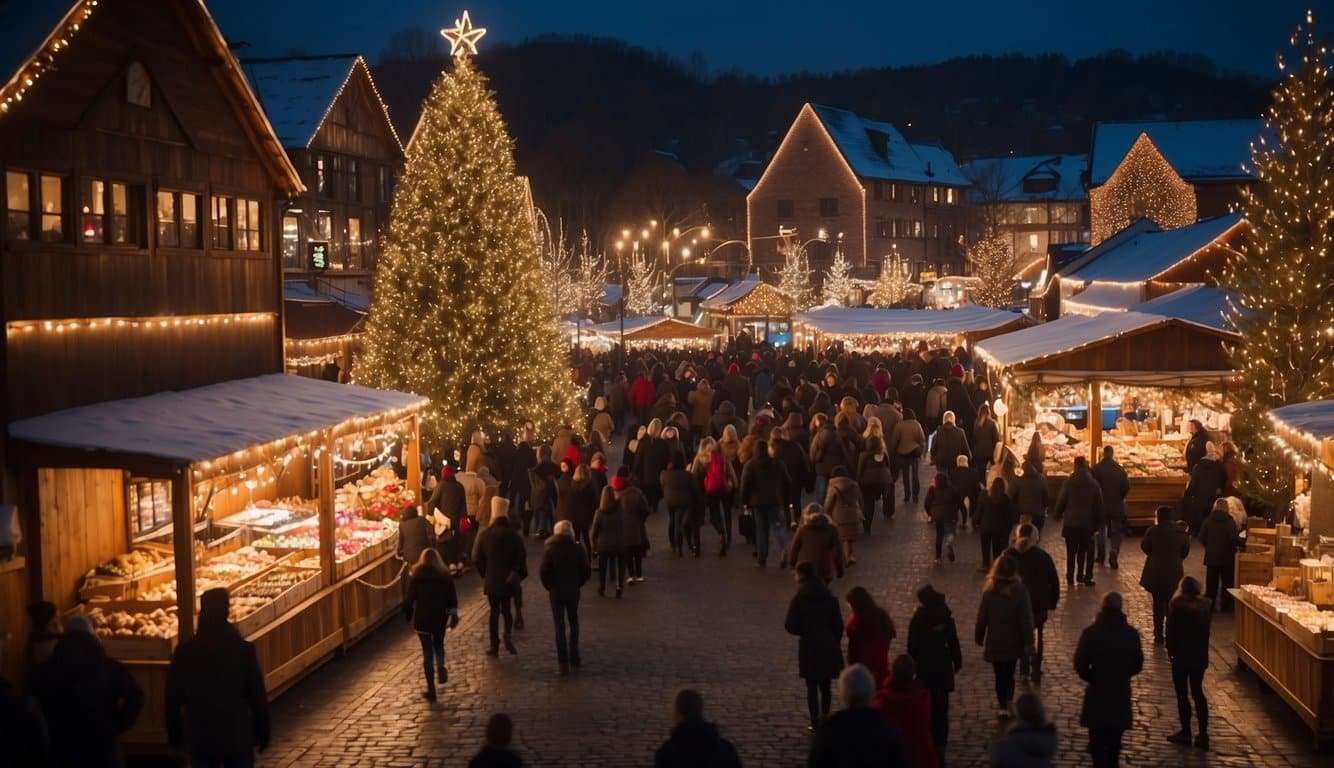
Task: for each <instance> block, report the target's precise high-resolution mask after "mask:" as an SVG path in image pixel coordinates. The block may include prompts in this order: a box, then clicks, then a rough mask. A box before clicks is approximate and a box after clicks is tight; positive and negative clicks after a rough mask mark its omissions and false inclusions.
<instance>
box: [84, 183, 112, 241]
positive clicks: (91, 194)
mask: <svg viewBox="0 0 1334 768" xmlns="http://www.w3.org/2000/svg"><path fill="white" fill-rule="evenodd" d="M106 193H107V185H106V182H104V181H102V180H101V179H84V180H83V200H82V201H81V205H82V208H81V209H80V221H79V233H80V235H81V236H82V237H83V239H84V241H86V242H91V243H100V242H102V238H103V237H105V236H106V212H107V211H106Z"/></svg>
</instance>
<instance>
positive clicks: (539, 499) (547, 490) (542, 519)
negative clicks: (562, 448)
mask: <svg viewBox="0 0 1334 768" xmlns="http://www.w3.org/2000/svg"><path fill="white" fill-rule="evenodd" d="M551 456H552V451H551V446H549V445H543V446H539V447H538V449H537V464H536V465H534V466H533V468H532V469H530V470H528V514H526V515H524V516H523V536H524V538H528V533H529V525H530V524H532V523H536V526H537V530H536V531H535V532H534V533H533V535H535V536H538V537H542V536H546V535H547V534H548V532H549V531H550V529H551V524H552V522H553V521H552V514H553V512H554V511H555V507H556V481H557V480H559V479H560V475H561V471H560V467H559V466H558V465H557V464H556V462H554V461H552V460H551Z"/></svg>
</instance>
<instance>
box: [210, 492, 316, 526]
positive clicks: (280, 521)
mask: <svg viewBox="0 0 1334 768" xmlns="http://www.w3.org/2000/svg"><path fill="white" fill-rule="evenodd" d="M319 511H320V507H319V504H318V503H316V502H315V501H314V500H312V499H302V498H300V497H298V496H291V497H289V498H285V499H279V500H277V501H268V500H260V501H256V502H254V503H253V504H251V505H250V506H248V507H246V508H245V509H243V510H241V511H240V512H237V513H236V514H234V515H230V516H228V517H227V518H226V519H224V520H222V523H223V524H224V525H245V526H249V527H250V528H252V529H253V530H256V531H260V532H262V533H285V532H287V531H290V530H293V529H295V528H300V527H302V526H306V525H311V524H312V523H313V522H314V520H315V516H316V515H318V514H319Z"/></svg>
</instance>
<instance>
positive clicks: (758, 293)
mask: <svg viewBox="0 0 1334 768" xmlns="http://www.w3.org/2000/svg"><path fill="white" fill-rule="evenodd" d="M699 306H700V308H701V309H703V310H704V312H705V314H706V316H707V317H708V318H709V325H710V327H713V328H720V329H725V330H726V331H727V335H728V337H729V338H736V337H737V335H738V334H739V333H741V331H743V330H744V331H746V332H747V333H748V334H749V335H750V337H751V339H752V340H754V341H766V340H767V341H775V340H777V341H780V342H782V340H783V339H784V337H787V336H788V335H789V334H790V332H791V322H792V310H793V305H792V300H791V299H789V298H788V297H786V296H784V295H783V294H782V293H781V292H779V290H778V289H777V288H775V287H774V286H772V285H769V284H768V283H766V282H764V281H763V280H761V279H760V277H759V275H754V274H752V275H747V276H746V278H745V279H744V280H741V281H740V282H736V283H733V284H732V285H729V286H727V287H726V288H724V289H723V290H721V291H719V292H718V293H716V294H714V295H713V296H711V297H709V298H707V299H705V300H704V301H702V302H700V305H699Z"/></svg>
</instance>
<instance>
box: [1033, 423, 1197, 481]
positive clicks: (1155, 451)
mask: <svg viewBox="0 0 1334 768" xmlns="http://www.w3.org/2000/svg"><path fill="white" fill-rule="evenodd" d="M1037 431H1038V430H1037V429H1035V428H1034V427H1033V426H1032V425H1028V426H1025V427H1012V428H1011V429H1010V436H1011V441H1012V444H1013V445H1014V446H1015V451H1016V452H1017V453H1018V454H1019V455H1020V457H1021V459H1022V456H1023V452H1024V451H1026V450H1027V449H1028V445H1029V443H1030V442H1031V441H1032V440H1033V434H1034V433H1035V432H1037ZM1040 434H1041V435H1042V445H1043V447H1044V449H1045V454H1046V455H1045V457H1044V458H1043V461H1042V471H1043V473H1044V474H1046V475H1048V476H1051V475H1068V474H1070V473H1071V472H1073V471H1074V466H1075V457H1076V456H1084V457H1087V458H1089V459H1090V462H1096V461H1097V459H1098V458H1099V457H1090V456H1089V455H1088V454H1089V451H1088V444H1087V443H1083V442H1075V441H1074V440H1073V438H1071V437H1069V436H1067V435H1066V434H1064V433H1063V432H1059V431H1056V430H1054V429H1046V428H1044V429H1042V430H1041V432H1040ZM1102 440H1103V445H1110V446H1112V448H1113V449H1114V450H1115V451H1116V460H1117V462H1118V463H1120V464H1121V466H1122V467H1124V468H1125V470H1126V474H1127V475H1129V476H1131V477H1181V478H1182V479H1183V480H1184V479H1185V477H1186V458H1185V446H1186V443H1185V441H1184V440H1168V441H1160V440H1153V439H1148V438H1138V437H1118V436H1117V435H1115V434H1112V433H1104V434H1103V437H1102Z"/></svg>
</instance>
